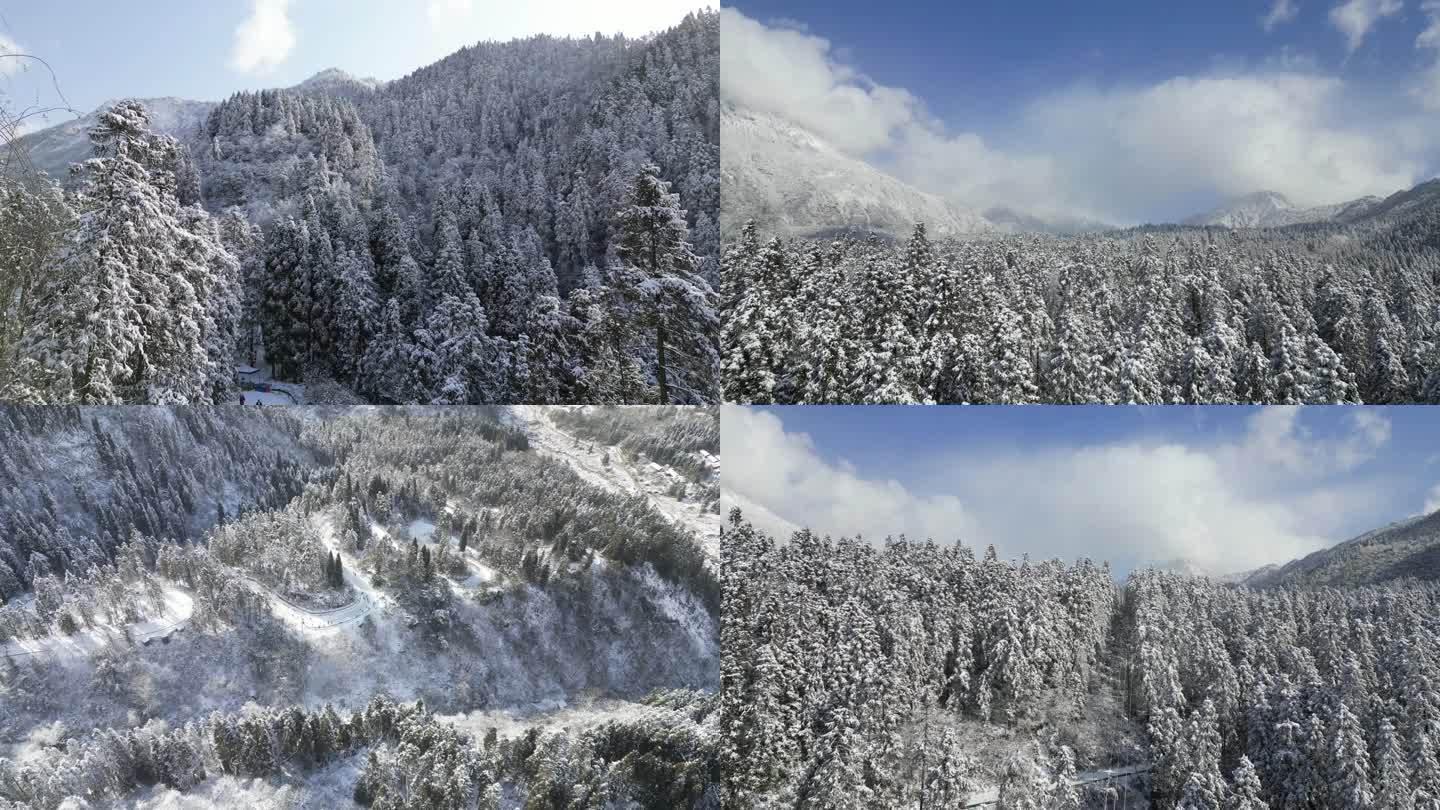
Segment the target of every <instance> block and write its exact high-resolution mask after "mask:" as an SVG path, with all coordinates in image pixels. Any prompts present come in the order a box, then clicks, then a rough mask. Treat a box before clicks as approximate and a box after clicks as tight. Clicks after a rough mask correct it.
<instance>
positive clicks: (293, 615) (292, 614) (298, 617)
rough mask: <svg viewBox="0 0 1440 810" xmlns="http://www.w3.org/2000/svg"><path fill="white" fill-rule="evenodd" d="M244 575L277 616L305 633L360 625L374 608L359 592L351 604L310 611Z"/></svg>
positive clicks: (371, 601)
mask: <svg viewBox="0 0 1440 810" xmlns="http://www.w3.org/2000/svg"><path fill="white" fill-rule="evenodd" d="M241 576H243V577H244V578H245V581H246V582H249V583H250V585H251V586H252V587H254V588H255V590H257V591H259V592H260V593H261V594H263V595H264V596H265V598H267V599H269V600H270V608H271V610H273V611H274V612H275V615H276V616H278V617H279V618H280V619H281V620H282V621H284V622H285V623H286V624H289V625H291V626H292V627H295V628H297V629H300V630H304V631H309V632H323V631H328V630H335V629H338V628H341V627H351V626H354V625H358V624H359V623H360V622H361V621H363V620H364V619H365V617H366V616H368V615H370V613H371V611H373V610H374V609H375V602H374V601H373V600H372V599H371V598H370V597H369V596H368V595H367V594H365V593H363V592H357V593H356V594H355V598H354V599H353V600H351V601H350V603H349V604H345V605H341V606H340V607H336V608H310V607H306V606H305V605H301V604H299V603H297V602H292V601H291V600H289V599H286V598H285V597H284V596H281V595H280V594H278V593H276V592H275V591H273V590H271V589H270V588H268V587H266V585H265V584H264V583H262V582H261V581H260V580H258V579H255V578H253V577H251V576H249V575H246V574H242V575H241ZM347 580H348V578H347Z"/></svg>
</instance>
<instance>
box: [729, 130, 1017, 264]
mask: <svg viewBox="0 0 1440 810" xmlns="http://www.w3.org/2000/svg"><path fill="white" fill-rule="evenodd" d="M720 133H721V135H720V165H721V184H720V185H721V195H722V197H723V202H722V204H721V206H720V230H721V233H722V234H723V235H725V236H730V235H733V234H736V233H738V232H739V230H740V228H741V227H743V226H744V224H745V222H746V221H747V220H751V219H753V220H755V221H756V222H757V223H758V224H759V225H760V227H761V229H762V230H763V231H766V232H769V233H775V234H783V235H800V236H808V235H814V234H820V233H825V232H829V231H836V230H843V229H847V228H858V229H862V230H868V231H874V232H878V233H882V234H888V235H890V236H904V235H907V234H909V233H910V231H911V229H912V228H913V227H914V226H915V223H917V222H923V223H925V225H926V226H927V228H928V229H929V232H930V234H931V235H932V236H957V235H963V234H973V233H981V232H986V231H994V230H996V228H995V226H994V224H993V223H991V222H990V221H989V220H987V219H986V218H985V217H983V216H981V215H980V214H978V213H976V212H973V211H969V210H966V209H963V208H960V207H957V206H953V205H951V204H949V203H947V202H945V201H944V200H942V199H940V198H939V197H936V196H934V195H933V194H926V193H924V192H922V191H919V190H918V189H915V188H912V187H911V186H909V185H906V184H905V183H902V182H900V181H899V180H896V179H895V178H893V177H890V176H889V175H886V174H884V173H882V172H880V171H878V170H876V169H875V168H873V167H871V166H870V165H868V164H866V163H865V162H863V161H860V160H856V159H855V158H852V157H849V156H848V155H844V154H841V153H840V151H839V150H837V149H835V148H834V147H833V146H831V145H830V144H828V143H826V142H825V141H824V140H822V139H821V138H819V137H817V136H816V135H815V134H814V133H811V132H809V131H807V130H805V129H803V128H801V127H799V126H796V125H794V124H792V123H790V122H788V121H785V120H782V119H780V118H778V117H776V116H773V115H769V114H766V113H759V112H754V111H751V110H747V109H743V108H739V107H735V106H733V105H730V104H726V105H724V106H723V107H722V109H721V113H720Z"/></svg>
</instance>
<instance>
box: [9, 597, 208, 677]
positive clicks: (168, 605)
mask: <svg viewBox="0 0 1440 810" xmlns="http://www.w3.org/2000/svg"><path fill="white" fill-rule="evenodd" d="M194 612H195V601H194V600H193V599H191V598H190V594H188V593H185V592H184V591H182V590H180V589H178V588H167V589H165V610H164V611H163V612H162V613H161V615H160V616H158V617H155V618H153V619H147V620H145V621H142V622H135V623H133V624H129V625H126V627H127V628H128V629H129V631H130V638H132V639H133V640H134V641H135V642H136V643H138V644H149V643H150V642H152V641H155V640H157V639H164V638H167V637H169V635H170V634H171V633H174V632H175V631H177V630H180V629H182V628H183V627H185V625H187V624H189V623H190V616H191V615H192V614H193V613H194ZM121 638H124V631H123V630H121V629H118V628H115V627H112V626H110V625H101V626H95V627H88V628H86V629H84V630H81V631H79V632H77V633H75V634H74V635H69V636H66V635H49V636H45V637H44V638H29V639H20V640H18V641H10V642H6V643H5V644H0V655H3V656H5V657H6V658H10V659H13V660H17V661H22V660H30V659H33V658H34V657H36V656H52V655H54V656H77V657H82V658H83V657H85V656H88V655H90V654H91V653H93V652H95V651H96V650H99V649H100V648H102V647H105V646H108V645H110V644H113V643H114V642H115V641H116V640H117V639H121Z"/></svg>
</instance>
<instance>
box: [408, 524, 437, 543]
mask: <svg viewBox="0 0 1440 810" xmlns="http://www.w3.org/2000/svg"><path fill="white" fill-rule="evenodd" d="M405 530H406V531H407V532H409V533H410V536H411V537H413V538H415V539H416V540H419V541H420V542H421V543H422V544H423V545H427V546H428V545H430V544H431V543H432V542H434V541H433V540H432V539H431V538H433V537H434V536H435V524H434V523H431V522H430V521H428V520H412V521H410V525H409V526H407V527H405Z"/></svg>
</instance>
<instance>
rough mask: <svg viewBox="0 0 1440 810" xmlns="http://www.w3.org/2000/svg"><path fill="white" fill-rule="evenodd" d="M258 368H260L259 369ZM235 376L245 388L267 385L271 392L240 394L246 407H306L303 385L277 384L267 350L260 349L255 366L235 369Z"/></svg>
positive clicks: (248, 391)
mask: <svg viewBox="0 0 1440 810" xmlns="http://www.w3.org/2000/svg"><path fill="white" fill-rule="evenodd" d="M257 367H258V368H257ZM247 369H248V370H247ZM235 375H236V376H237V377H239V378H240V384H241V386H242V387H244V386H259V385H266V386H268V387H269V388H270V390H269V391H255V390H246V391H242V392H241V393H240V396H241V398H242V399H243V400H244V401H245V404H246V405H255V404H260V405H304V404H305V386H304V384H302V383H287V382H277V381H276V380H275V375H274V369H273V368H271V367H270V365H268V364H267V363H266V362H265V349H264V347H261V348H260V349H259V356H258V357H257V358H256V362H255V365H253V366H252V365H239V366H236V367H235Z"/></svg>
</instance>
